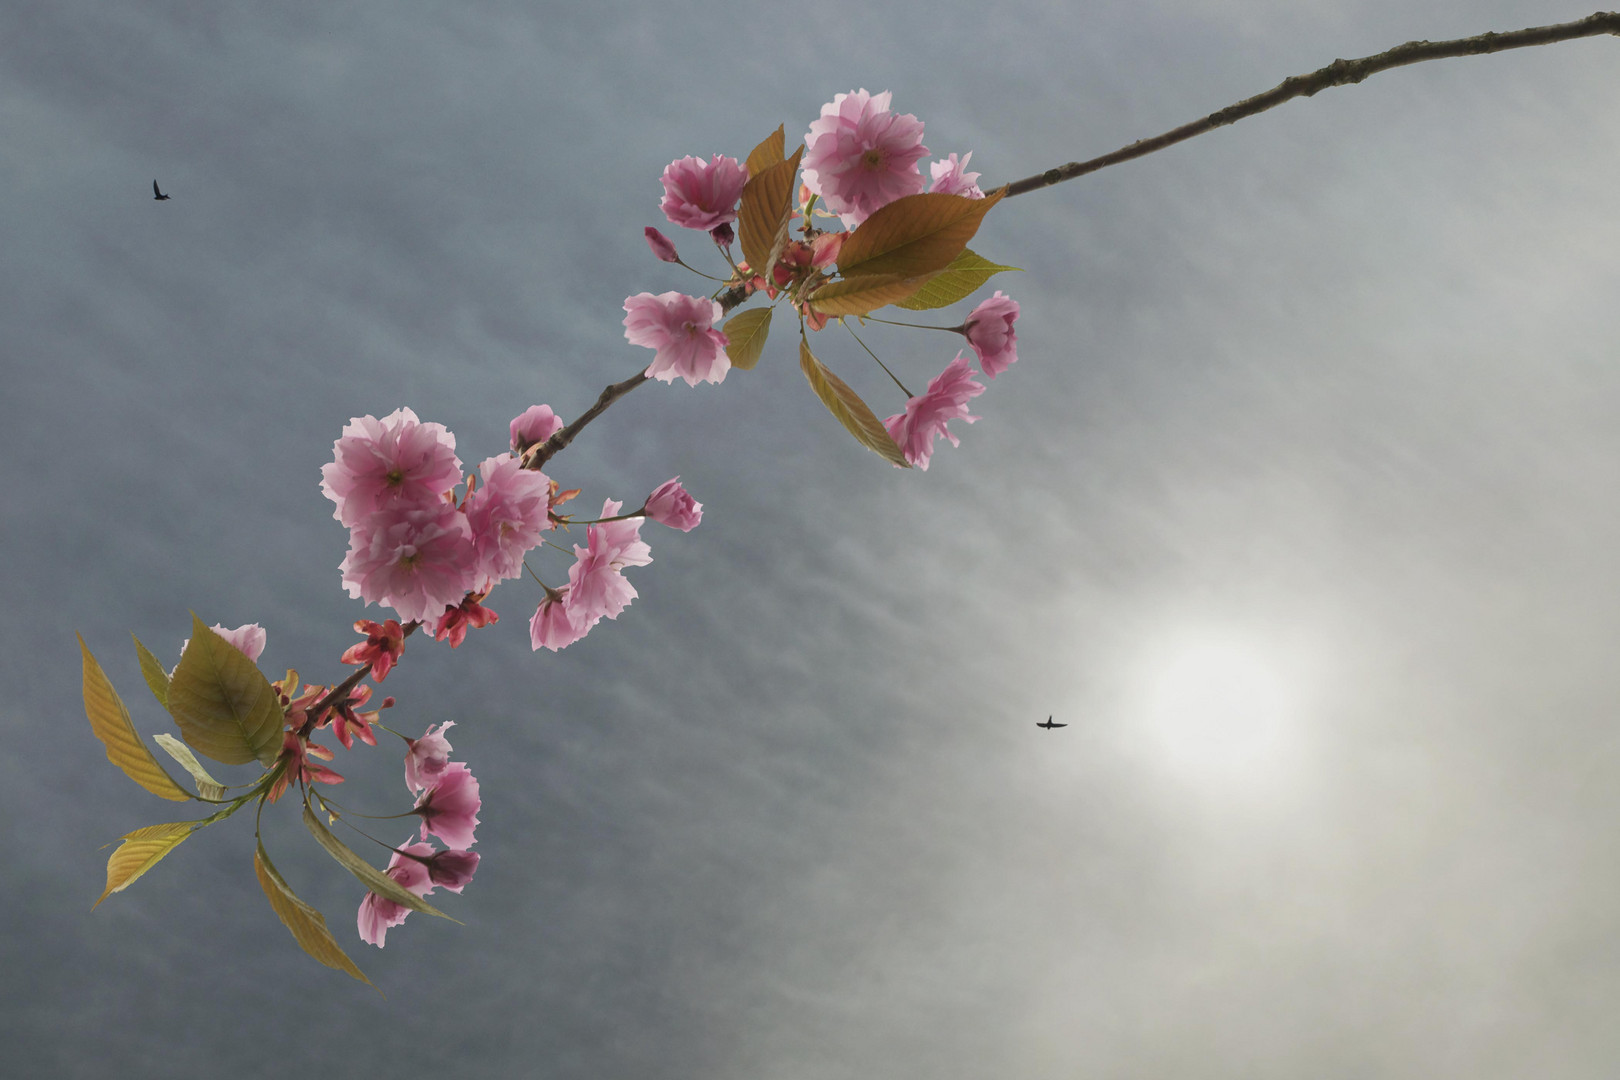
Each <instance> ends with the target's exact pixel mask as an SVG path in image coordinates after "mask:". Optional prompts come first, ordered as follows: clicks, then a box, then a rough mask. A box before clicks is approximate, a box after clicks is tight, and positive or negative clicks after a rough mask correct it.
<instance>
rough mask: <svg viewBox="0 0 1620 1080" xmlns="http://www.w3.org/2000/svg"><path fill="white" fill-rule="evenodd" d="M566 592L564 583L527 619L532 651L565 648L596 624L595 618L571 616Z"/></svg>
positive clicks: (555, 650) (554, 650)
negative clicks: (555, 593)
mask: <svg viewBox="0 0 1620 1080" xmlns="http://www.w3.org/2000/svg"><path fill="white" fill-rule="evenodd" d="M568 592H569V589H568V586H566V585H564V586H563V587H562V589H561V590H559V591H558V593H557V595H556V596H555V597H552V596H547V597H546V598H545V599H544V600H542V601H540V606H539V607H538V608H536V609H535V611H534V617H533V618H532V619H530V620H529V646H530V648H532V649H533V650H534V651H536V652H538V651H539V650H540V649H542V648H546V649H550V650H551V651H552V652H558V651H560V650H562V649H566V648H568V646H570V645H572V644H573V643H574V642H576V641H578V640H579V639H580V638H582V637H584V636H585V635H586V634H588V633H590V632H591V627H592V626H594V625H596V623H595V620H592V619H586V618H583V617H581V618H580V619H578V620H576V619H575V618H574V617H573V615H572V614H571V613H570V612H569V610H568V604H567V602H566V601H567V597H568Z"/></svg>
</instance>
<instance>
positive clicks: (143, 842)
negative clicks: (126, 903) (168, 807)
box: [90, 796, 198, 911]
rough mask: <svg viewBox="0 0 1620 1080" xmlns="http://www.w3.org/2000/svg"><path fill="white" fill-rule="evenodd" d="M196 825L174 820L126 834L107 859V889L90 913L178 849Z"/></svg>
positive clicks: (190, 822)
mask: <svg viewBox="0 0 1620 1080" xmlns="http://www.w3.org/2000/svg"><path fill="white" fill-rule="evenodd" d="M188 798H189V796H188ZM197 825H198V823H197V822H195V821H172V822H170V823H169V824H167V825H148V826H146V828H144V829H136V830H135V831H134V832H132V833H125V834H124V836H123V840H124V842H123V843H122V844H119V845H118V850H117V851H115V852H113V853H112V858H110V859H108V860H107V887H106V888H105V889H103V890H101V895H100V896H99V897H97V898H96V902H95V903H94V904H91V905H90V910H91V911H94V910H96V908H98V907H100V906H101V901H103V900H105V899H107V897H109V896H111V895H112V894H113V893H115V892H123V891H124V890H125V889H127V888H129V887H130V886H131V885H133V884H134V883H135V879H136V878H138V877H140V876H141V875H142V874H144V873H146V872H147V871H148V870H150V869H152V867H154V866H156V865H157V864H158V860H160V859H162V858H163V856H165V855H167V854H168V853H169V852H171V851H173V850H174V849H175V848H177V847H179V846H180V841H182V840H184V839H185V838H186V837H188V836H190V835H191V834H192V832H193V831H194V830H195V829H196V828H197Z"/></svg>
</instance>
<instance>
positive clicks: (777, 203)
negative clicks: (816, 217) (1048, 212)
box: [737, 146, 966, 274]
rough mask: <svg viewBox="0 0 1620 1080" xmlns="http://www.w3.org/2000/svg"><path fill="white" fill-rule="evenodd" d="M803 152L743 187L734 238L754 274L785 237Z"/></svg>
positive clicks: (767, 269)
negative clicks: (795, 178) (780, 239)
mask: <svg viewBox="0 0 1620 1080" xmlns="http://www.w3.org/2000/svg"><path fill="white" fill-rule="evenodd" d="M803 153H804V147H802V146H801V147H799V148H798V149H797V150H795V151H793V156H792V157H790V158H788V159H787V160H786V161H778V162H777V163H776V164H775V165H772V166H770V167H769V168H767V169H764V170H763V171H761V172H760V173H759V174H758V175H757V176H750V177H749V178H748V183H747V184H746V185H745V186H744V187H743V193H742V205H741V207H740V208H739V209H738V211H737V239H738V241H739V242H741V244H742V252H743V258H744V259H747V260H748V266H749V268H750V269H752V270H753V271H754V272H755V273H756V274H768V273H770V254H771V249H772V248H773V247H775V246H776V244H777V239H778V237H781V236H785V235H786V234H787V227H788V223H789V222H790V221H792V219H793V178H794V177H795V176H797V175H798V173H799V157H800V156H801V155H802V154H803ZM965 242H966V241H964V243H965Z"/></svg>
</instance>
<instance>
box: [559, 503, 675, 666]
mask: <svg viewBox="0 0 1620 1080" xmlns="http://www.w3.org/2000/svg"><path fill="white" fill-rule="evenodd" d="M694 505H696V504H694ZM621 506H622V504H621V503H618V502H615V501H614V500H612V499H608V500H606V501H604V502H603V503H602V517H604V518H611V517H615V516H617V515H618V513H619V510H620V508H621ZM644 520H645V519H643V518H641V517H638V516H631V517H627V518H624V519H623V520H620V521H601V522H598V523H596V524H595V525H592V526H590V527H589V528H588V529H587V530H586V534H585V535H586V544H585V546H584V547H580V546H579V545H578V544H575V545H574V565H573V566H571V567H569V569H568V584H567V585H566V586H564V587H563V588H561V589H555V590H548V595H547V597H546V599H545V600H544V601H542V602H541V604H540V607H539V608H538V609H537V610H536V611H535V613H534V618H533V619H531V620H530V622H529V641H530V645H531V646H532V647H533V648H535V649H541V648H546V649H550V650H552V651H553V652H556V651H557V650H559V649H562V648H566V647H567V646H569V645H572V644H573V643H574V642H576V641H578V640H579V639H580V638H582V637H584V636H585V635H586V634H588V633H590V631H591V627H593V626H595V625H596V624H597V623H598V622H600V621H601V620H602V619H604V618H607V619H616V618H618V617H619V613H620V612H622V611H623V610H624V609H625V608H627V607H629V606H630V601H632V600H634V599H635V598H636V589H635V586H633V585H631V584H630V582H629V580H627V579H626V578H625V576H624V570H625V568H626V567H630V566H646V565H647V564H648V563H650V562H652V549H651V548H650V547H648V546H647V542H646V541H645V540H643V539H641V526H642V522H643V521H644Z"/></svg>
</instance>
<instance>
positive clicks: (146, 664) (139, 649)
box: [129, 634, 169, 709]
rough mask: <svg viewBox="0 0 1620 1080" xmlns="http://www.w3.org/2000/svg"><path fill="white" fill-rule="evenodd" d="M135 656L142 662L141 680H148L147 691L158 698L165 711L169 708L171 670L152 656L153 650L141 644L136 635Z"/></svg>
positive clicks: (132, 635)
mask: <svg viewBox="0 0 1620 1080" xmlns="http://www.w3.org/2000/svg"><path fill="white" fill-rule="evenodd" d="M129 636H130V637H132V638H135V655H136V657H138V658H139V659H140V662H141V678H143V679H145V680H146V686H147V689H149V690H151V691H152V696H153V697H155V698H157V700H158V704H159V705H162V706H163V707H164V708H165V709H167V708H168V707H169V670H168V668H165V667H164V666H163V663H162V661H160V660H158V658H157V657H155V656H153V655H152V650H150V649H148V648H147V647H146V646H145V645H142V644H141V639H140V638H138V637H135V635H134V634H131V635H129Z"/></svg>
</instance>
